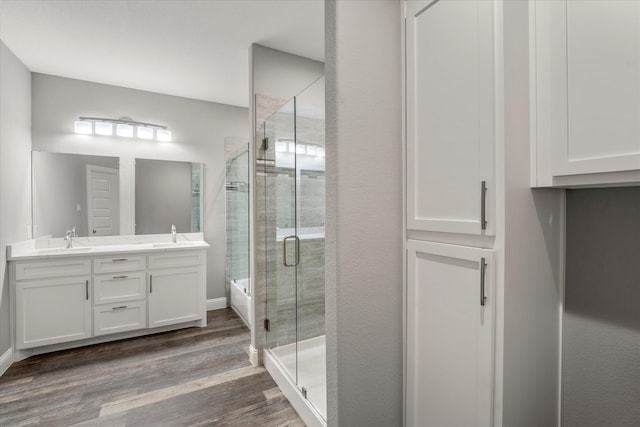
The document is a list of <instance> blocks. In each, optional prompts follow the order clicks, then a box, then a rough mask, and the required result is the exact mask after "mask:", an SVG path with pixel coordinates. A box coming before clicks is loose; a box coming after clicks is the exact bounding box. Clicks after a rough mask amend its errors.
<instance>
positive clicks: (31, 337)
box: [16, 276, 92, 349]
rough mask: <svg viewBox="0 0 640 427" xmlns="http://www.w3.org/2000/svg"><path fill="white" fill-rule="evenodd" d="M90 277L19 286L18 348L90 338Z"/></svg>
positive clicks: (25, 283) (17, 300) (44, 281)
mask: <svg viewBox="0 0 640 427" xmlns="http://www.w3.org/2000/svg"><path fill="white" fill-rule="evenodd" d="M91 329H92V328H91V300H90V286H89V277H88V276H86V277H83V276H79V277H70V278H56V279H51V280H38V281H21V282H18V283H17V285H16V348H18V349H23V348H30V347H37V346H42V345H49V344H58V343H63V342H67V341H75V340H79V339H83V338H89V337H91V332H92V331H91Z"/></svg>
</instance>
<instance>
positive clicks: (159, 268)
mask: <svg viewBox="0 0 640 427" xmlns="http://www.w3.org/2000/svg"><path fill="white" fill-rule="evenodd" d="M203 256H204V253H203V252H201V251H199V252H195V251H194V252H181V253H179V254H171V255H169V254H158V255H150V256H149V327H151V328H153V327H159V326H165V325H172V324H175V323H183V322H188V321H194V320H203V319H205V318H206V296H205V289H206V283H205V280H206V279H205V277H206V274H205V266H204V262H203Z"/></svg>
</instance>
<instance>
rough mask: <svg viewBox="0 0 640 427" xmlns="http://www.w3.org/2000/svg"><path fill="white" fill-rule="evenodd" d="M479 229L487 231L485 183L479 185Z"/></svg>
mask: <svg viewBox="0 0 640 427" xmlns="http://www.w3.org/2000/svg"><path fill="white" fill-rule="evenodd" d="M480 229H481V230H486V229H487V181H482V184H481V185H480Z"/></svg>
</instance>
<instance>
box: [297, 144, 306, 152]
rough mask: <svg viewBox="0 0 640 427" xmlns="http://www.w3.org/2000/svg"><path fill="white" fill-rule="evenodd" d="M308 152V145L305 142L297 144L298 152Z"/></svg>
mask: <svg viewBox="0 0 640 427" xmlns="http://www.w3.org/2000/svg"><path fill="white" fill-rule="evenodd" d="M306 152H307V146H306V145H304V144H297V145H296V154H305V153H306Z"/></svg>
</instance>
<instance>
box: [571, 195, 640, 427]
mask: <svg viewBox="0 0 640 427" xmlns="http://www.w3.org/2000/svg"><path fill="white" fill-rule="evenodd" d="M639 219H640V188H639V187H629V188H610V189H588V190H568V191H567V249H566V251H567V253H566V291H565V315H564V321H563V334H564V335H563V366H562V420H563V423H562V425H563V426H565V427H574V426H576V427H577V426H580V427H589V426H594V427H595V426H605V425H606V426H637V425H640V409H639V406H638V402H640V309H639V306H640V304H639V302H640V220H639Z"/></svg>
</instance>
